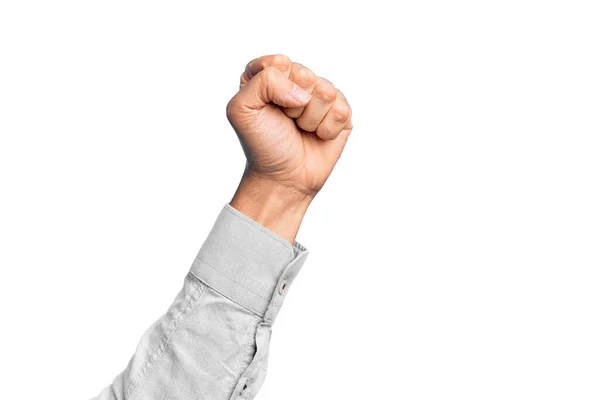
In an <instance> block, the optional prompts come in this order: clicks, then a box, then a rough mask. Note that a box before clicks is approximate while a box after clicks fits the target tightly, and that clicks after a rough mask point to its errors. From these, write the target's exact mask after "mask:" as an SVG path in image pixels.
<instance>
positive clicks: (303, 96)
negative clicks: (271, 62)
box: [236, 67, 311, 109]
mask: <svg viewBox="0 0 600 400" xmlns="http://www.w3.org/2000/svg"><path fill="white" fill-rule="evenodd" d="M236 97H238V99H237V102H238V104H241V105H243V106H245V107H248V108H251V109H261V108H263V107H264V106H265V105H267V104H268V103H275V104H277V105H278V106H281V107H300V106H303V105H305V104H306V103H308V102H309V101H310V98H311V96H310V93H308V92H307V91H306V90H304V89H302V88H301V87H300V86H298V85H296V84H295V83H294V82H292V81H291V80H290V79H289V78H288V76H287V75H285V74H284V73H283V72H281V71H280V70H279V69H277V68H276V67H267V68H265V69H263V70H262V71H260V72H259V73H258V74H257V75H256V76H254V77H253V78H252V79H251V80H250V82H248V83H247V84H246V85H244V87H243V88H242V89H241V90H240V92H239V93H238V94H237V96H236Z"/></svg>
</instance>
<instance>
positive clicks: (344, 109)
mask: <svg viewBox="0 0 600 400" xmlns="http://www.w3.org/2000/svg"><path fill="white" fill-rule="evenodd" d="M331 113H332V116H333V119H334V120H335V122H337V123H344V122H346V121H348V120H349V119H350V116H351V115H352V111H351V110H350V107H348V105H347V104H345V103H338V104H336V105H334V106H333V108H332V109H331Z"/></svg>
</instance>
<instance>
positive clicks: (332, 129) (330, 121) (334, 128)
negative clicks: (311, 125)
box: [316, 90, 352, 140]
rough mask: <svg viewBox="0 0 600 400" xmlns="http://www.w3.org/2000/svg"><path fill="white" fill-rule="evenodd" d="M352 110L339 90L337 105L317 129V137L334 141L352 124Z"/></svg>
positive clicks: (333, 106) (330, 110)
mask: <svg viewBox="0 0 600 400" xmlns="http://www.w3.org/2000/svg"><path fill="white" fill-rule="evenodd" d="M351 118H352V110H351V109H350V105H348V102H347V101H346V98H345V97H344V95H343V94H342V92H340V91H339V90H338V94H337V96H336V100H335V103H334V104H333V105H332V106H331V108H330V109H329V111H328V112H327V115H326V116H325V118H323V121H322V122H321V123H320V124H319V126H318V127H317V131H316V132H317V136H319V137H320V138H321V139H324V140H334V139H335V138H337V137H338V135H339V134H340V132H342V130H344V129H345V128H346V126H347V125H348V124H349V123H351V122H350V120H351Z"/></svg>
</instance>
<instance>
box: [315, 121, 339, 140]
mask: <svg viewBox="0 0 600 400" xmlns="http://www.w3.org/2000/svg"><path fill="white" fill-rule="evenodd" d="M338 134H339V131H336V130H334V129H332V127H331V126H329V125H326V124H321V125H319V127H318V128H317V136H319V137H320V138H321V139H325V140H333V139H335V138H336V137H337V135H338Z"/></svg>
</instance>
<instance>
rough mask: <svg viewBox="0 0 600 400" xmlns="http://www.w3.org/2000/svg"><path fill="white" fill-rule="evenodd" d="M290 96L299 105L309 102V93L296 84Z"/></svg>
mask: <svg viewBox="0 0 600 400" xmlns="http://www.w3.org/2000/svg"><path fill="white" fill-rule="evenodd" d="M290 95H291V96H292V97H293V98H294V99H296V100H297V101H299V102H301V103H308V101H309V100H310V93H308V92H307V91H306V90H304V89H302V88H301V87H300V86H298V85H296V84H294V88H293V89H292V91H291V93H290Z"/></svg>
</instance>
